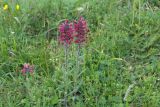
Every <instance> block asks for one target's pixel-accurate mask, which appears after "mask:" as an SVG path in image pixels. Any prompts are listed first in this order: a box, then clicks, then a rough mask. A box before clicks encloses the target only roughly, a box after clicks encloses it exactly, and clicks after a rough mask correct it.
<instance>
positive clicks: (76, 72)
mask: <svg viewBox="0 0 160 107" xmlns="http://www.w3.org/2000/svg"><path fill="white" fill-rule="evenodd" d="M76 56H77V63H76V67H77V70H76V71H75V72H74V90H75V89H76V85H77V80H78V74H79V73H80V58H79V57H80V44H78V47H77V53H76ZM74 97H76V92H74ZM74 101H75V98H74Z"/></svg>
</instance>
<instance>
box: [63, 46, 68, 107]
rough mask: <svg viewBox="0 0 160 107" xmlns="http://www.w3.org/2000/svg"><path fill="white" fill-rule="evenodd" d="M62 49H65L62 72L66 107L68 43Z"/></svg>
mask: <svg viewBox="0 0 160 107" xmlns="http://www.w3.org/2000/svg"><path fill="white" fill-rule="evenodd" d="M64 51H65V72H64V79H65V82H64V83H65V84H64V85H65V92H64V97H65V98H64V100H65V101H64V105H65V107H67V80H68V79H67V71H68V66H67V64H68V45H67V44H66V45H65V46H64Z"/></svg>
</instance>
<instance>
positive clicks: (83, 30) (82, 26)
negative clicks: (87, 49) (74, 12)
mask: <svg viewBox="0 0 160 107" xmlns="http://www.w3.org/2000/svg"><path fill="white" fill-rule="evenodd" d="M74 29H75V32H76V33H75V35H74V36H75V38H76V39H75V41H74V42H75V43H76V44H81V43H83V42H85V41H86V38H87V36H86V35H87V33H88V32H89V29H88V27H87V22H86V21H85V20H84V18H83V17H80V18H79V20H78V21H74Z"/></svg>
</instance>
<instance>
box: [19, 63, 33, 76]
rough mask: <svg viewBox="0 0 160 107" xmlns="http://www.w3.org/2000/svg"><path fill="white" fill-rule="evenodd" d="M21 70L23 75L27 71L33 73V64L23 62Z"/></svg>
mask: <svg viewBox="0 0 160 107" xmlns="http://www.w3.org/2000/svg"><path fill="white" fill-rule="evenodd" d="M21 72H22V74H23V75H26V73H28V72H29V73H33V66H32V65H30V64H28V63H25V64H24V65H23V68H22V70H21Z"/></svg>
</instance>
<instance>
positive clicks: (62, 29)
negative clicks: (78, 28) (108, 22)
mask: <svg viewBox="0 0 160 107" xmlns="http://www.w3.org/2000/svg"><path fill="white" fill-rule="evenodd" d="M59 33H60V34H59V41H60V43H62V44H63V46H64V52H65V67H64V68H65V72H64V79H65V82H64V83H65V84H67V83H66V82H67V81H68V77H67V71H68V66H67V65H68V48H69V46H70V44H71V43H72V42H73V34H74V28H73V24H72V23H69V21H68V20H65V22H63V23H61V24H60V25H59ZM67 91H68V89H67V86H65V92H64V99H65V100H64V105H65V106H67Z"/></svg>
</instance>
